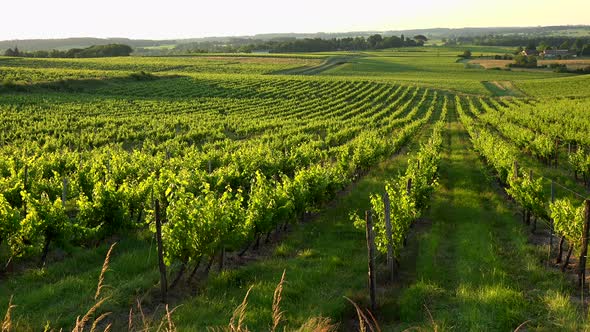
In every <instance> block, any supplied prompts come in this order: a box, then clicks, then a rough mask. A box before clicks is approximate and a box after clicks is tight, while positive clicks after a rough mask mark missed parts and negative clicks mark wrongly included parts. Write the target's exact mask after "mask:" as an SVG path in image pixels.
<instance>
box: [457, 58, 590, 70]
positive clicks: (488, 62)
mask: <svg viewBox="0 0 590 332" xmlns="http://www.w3.org/2000/svg"><path fill="white" fill-rule="evenodd" d="M513 62H514V61H513V60H493V59H473V60H471V61H469V63H473V64H478V65H480V66H482V67H484V68H486V69H489V68H504V67H507V66H508V64H510V63H513ZM552 63H559V64H564V65H566V66H567V67H568V68H570V69H577V68H584V67H587V66H590V59H576V60H539V61H538V64H539V65H542V66H545V65H549V64H552Z"/></svg>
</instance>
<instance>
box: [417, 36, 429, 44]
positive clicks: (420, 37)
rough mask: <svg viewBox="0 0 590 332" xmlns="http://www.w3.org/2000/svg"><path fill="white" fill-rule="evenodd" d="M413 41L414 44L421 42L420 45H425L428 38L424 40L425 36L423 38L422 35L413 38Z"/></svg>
mask: <svg viewBox="0 0 590 332" xmlns="http://www.w3.org/2000/svg"><path fill="white" fill-rule="evenodd" d="M414 40H415V41H416V42H422V43H425V42H427V41H428V38H426V36H424V35H416V36H414Z"/></svg>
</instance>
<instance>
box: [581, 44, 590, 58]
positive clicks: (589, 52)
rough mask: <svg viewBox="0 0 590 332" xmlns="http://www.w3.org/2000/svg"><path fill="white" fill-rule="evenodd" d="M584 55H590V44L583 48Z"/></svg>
mask: <svg viewBox="0 0 590 332" xmlns="http://www.w3.org/2000/svg"><path fill="white" fill-rule="evenodd" d="M582 55H583V56H590V44H586V45H584V48H583V49H582Z"/></svg>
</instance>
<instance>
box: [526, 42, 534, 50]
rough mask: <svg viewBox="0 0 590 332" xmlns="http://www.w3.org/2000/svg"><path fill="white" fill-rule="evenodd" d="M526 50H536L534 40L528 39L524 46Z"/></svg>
mask: <svg viewBox="0 0 590 332" xmlns="http://www.w3.org/2000/svg"><path fill="white" fill-rule="evenodd" d="M526 49H527V50H536V49H537V43H536V42H535V41H534V40H531V41H529V43H528V44H527V46H526Z"/></svg>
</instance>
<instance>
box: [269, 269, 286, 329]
mask: <svg viewBox="0 0 590 332" xmlns="http://www.w3.org/2000/svg"><path fill="white" fill-rule="evenodd" d="M286 272H287V270H283V275H282V276H281V281H279V284H278V285H277V288H276V289H275V292H274V295H273V298H272V330H271V331H272V332H275V331H276V330H277V327H278V326H279V324H280V323H281V319H282V318H283V313H284V312H283V311H281V306H280V305H281V299H282V298H281V294H282V293H283V285H284V283H285V273H286Z"/></svg>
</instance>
